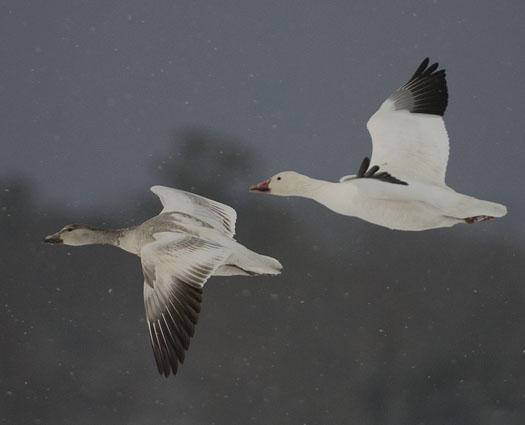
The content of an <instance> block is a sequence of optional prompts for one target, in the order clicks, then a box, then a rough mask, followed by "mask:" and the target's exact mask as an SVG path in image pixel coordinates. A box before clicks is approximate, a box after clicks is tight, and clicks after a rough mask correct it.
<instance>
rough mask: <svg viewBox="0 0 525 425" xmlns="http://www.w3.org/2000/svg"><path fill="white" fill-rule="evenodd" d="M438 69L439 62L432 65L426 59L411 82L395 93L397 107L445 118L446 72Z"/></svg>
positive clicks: (446, 99) (446, 97) (446, 101)
mask: <svg viewBox="0 0 525 425" xmlns="http://www.w3.org/2000/svg"><path fill="white" fill-rule="evenodd" d="M438 68H439V63H438V62H434V63H433V64H430V59H429V58H425V59H424V60H423V61H422V62H421V64H420V65H419V66H418V68H417V69H416V72H415V73H414V75H412V77H411V78H410V80H408V82H407V83H406V84H405V85H404V86H403V87H401V89H399V90H398V91H396V92H395V93H394V101H395V102H396V107H397V108H398V109H407V110H409V111H410V112H413V113H419V114H430V115H440V116H443V115H444V114H445V110H446V109H447V105H448V88H447V81H446V72H445V70H444V69H438Z"/></svg>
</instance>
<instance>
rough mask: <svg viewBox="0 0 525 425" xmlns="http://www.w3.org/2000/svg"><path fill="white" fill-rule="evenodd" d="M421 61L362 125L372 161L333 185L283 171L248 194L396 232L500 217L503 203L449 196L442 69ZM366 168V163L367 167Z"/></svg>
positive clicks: (445, 87)
mask: <svg viewBox="0 0 525 425" xmlns="http://www.w3.org/2000/svg"><path fill="white" fill-rule="evenodd" d="M428 64H429V61H428V59H425V60H424V61H423V63H422V64H421V65H420V66H419V68H418V69H417V70H416V72H415V73H414V75H413V76H412V78H411V79H410V80H409V81H408V83H406V84H405V85H404V86H402V87H401V88H399V89H398V90H396V91H395V92H394V93H393V94H392V95H391V96H390V97H389V98H388V99H387V100H385V101H384V102H383V104H382V105H381V107H380V108H379V109H378V111H377V112H376V113H375V114H374V115H373V116H372V117H371V118H370V120H369V121H368V123H367V127H368V130H369V132H370V135H371V137H372V142H373V154H372V159H371V160H369V159H368V158H365V159H364V160H363V162H362V164H361V167H360V170H359V172H358V173H357V175H350V176H344V177H342V178H341V179H340V181H339V183H333V182H326V181H322V180H315V179H312V178H309V177H307V176H303V175H301V174H298V173H295V172H291V171H287V172H283V173H279V174H276V175H275V176H273V177H271V178H270V179H268V180H265V181H263V182H261V183H259V184H258V185H254V186H252V187H251V190H252V191H260V192H267V193H270V194H274V195H280V196H301V197H305V198H310V199H313V200H315V201H317V202H319V203H321V204H323V205H325V206H326V207H327V208H330V209H331V210H333V211H335V212H337V213H339V214H343V215H348V216H353V217H358V218H361V219H363V220H366V221H368V222H371V223H374V224H378V225H380V226H384V227H388V228H390V229H397V230H427V229H433V228H438V227H450V226H453V225H454V224H457V223H465V222H466V223H476V222H478V221H484V220H487V219H492V218H495V217H502V216H504V215H505V214H506V213H507V209H506V207H505V206H504V205H501V204H497V203H494V202H488V201H482V200H479V199H476V198H473V197H470V196H467V195H462V194H460V193H457V192H456V191H454V190H453V189H451V188H450V187H448V186H447V185H446V183H445V174H446V169H447V163H448V156H449V141H448V135H447V131H446V128H445V123H444V121H443V114H444V112H445V109H446V107H447V103H448V91H447V85H446V80H445V71H444V70H438V71H436V69H437V67H438V65H437V64H433V65H431V66H428ZM371 165H372V166H371Z"/></svg>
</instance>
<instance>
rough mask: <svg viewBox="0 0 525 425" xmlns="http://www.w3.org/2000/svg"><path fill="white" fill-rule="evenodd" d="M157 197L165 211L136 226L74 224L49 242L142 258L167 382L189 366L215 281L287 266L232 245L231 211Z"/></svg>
mask: <svg viewBox="0 0 525 425" xmlns="http://www.w3.org/2000/svg"><path fill="white" fill-rule="evenodd" d="M151 191H152V192H153V193H155V194H156V195H157V196H158V197H159V198H160V201H161V203H162V206H163V210H162V211H161V212H160V214H159V215H157V216H155V217H153V218H151V219H149V220H147V221H145V222H144V223H142V224H140V225H138V226H136V227H131V228H126V229H119V230H103V229H96V228H93V227H89V226H84V225H78V224H71V225H68V226H65V227H64V228H63V229H62V230H60V231H59V232H57V233H55V234H53V235H50V236H47V237H46V238H45V240H44V241H45V242H47V243H52V244H64V245H73V246H77V245H92V244H107V245H114V246H117V247H119V248H121V249H123V250H124V251H127V252H130V253H132V254H135V255H137V256H138V257H140V260H141V263H142V271H143V273H144V306H145V309H146V319H147V323H148V329H149V335H150V340H151V346H152V348H153V354H154V355H155V360H156V363H157V368H158V370H159V373H160V374H164V375H165V376H166V377H167V376H169V374H170V372H171V373H173V374H175V373H176V372H177V368H178V365H179V364H182V363H183V361H184V355H185V351H186V350H187V349H188V347H189V343H190V338H191V337H192V336H193V333H194V327H195V325H196V324H197V318H198V315H199V311H200V304H201V299H202V289H203V286H204V284H205V283H206V281H207V280H208V279H209V278H210V276H234V275H243V276H253V275H262V274H268V275H276V274H279V273H280V272H281V270H282V266H281V264H280V263H279V261H277V260H276V259H274V258H271V257H267V256H264V255H260V254H257V253H255V252H253V251H251V250H249V249H248V248H246V247H244V246H243V245H241V244H240V243H238V242H237V241H236V240H235V239H234V235H235V221H236V218H237V213H236V212H235V210H234V209H233V208H231V207H229V206H227V205H224V204H221V203H219V202H216V201H212V200H210V199H206V198H204V197H202V196H199V195H195V194H193V193H189V192H184V191H182V190H177V189H172V188H169V187H163V186H153V187H152V188H151Z"/></svg>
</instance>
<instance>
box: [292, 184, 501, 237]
mask: <svg viewBox="0 0 525 425" xmlns="http://www.w3.org/2000/svg"><path fill="white" fill-rule="evenodd" d="M304 179H305V181H308V182H309V183H310V184H306V185H304V186H306V187H305V188H304V189H302V190H300V191H298V192H297V193H296V196H301V197H304V198H309V199H312V200H314V201H316V202H318V203H320V204H322V205H324V206H325V207H327V208H329V209H330V210H332V211H334V212H336V213H338V214H342V215H347V216H352V217H357V218H360V219H362V220H365V221H368V222H370V223H373V224H377V225H380V226H384V227H388V228H389V229H396V230H413V231H417V230H428V229H434V228H438V227H450V226H453V225H455V224H458V223H461V222H464V220H465V218H467V217H476V216H498V214H501V213H503V212H504V210H502V206H500V205H499V204H496V203H493V202H487V201H480V200H478V199H475V198H472V197H470V196H466V195H462V194H460V193H457V192H455V191H454V190H452V189H450V188H448V187H439V186H432V185H427V184H424V183H412V184H409V185H408V186H404V185H392V184H389V183H384V182H381V181H376V180H374V179H357V178H356V179H349V180H347V181H344V182H338V183H335V182H328V181H322V180H316V179H311V178H308V177H306V176H304ZM306 179H307V180H306ZM391 186H394V187H391Z"/></svg>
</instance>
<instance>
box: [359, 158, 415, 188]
mask: <svg viewBox="0 0 525 425" xmlns="http://www.w3.org/2000/svg"><path fill="white" fill-rule="evenodd" d="M369 165H370V159H369V158H368V157H365V159H363V161H362V162H361V166H360V167H359V171H358V172H357V176H356V178H357V179H376V180H380V181H383V182H386V183H393V184H402V185H404V186H408V183H407V182H404V181H403V180H399V179H397V178H395V177H394V176H392V175H391V174H389V173H387V172H386V171H382V172H380V173H378V171H379V166H378V165H374V166H373V167H371V168H370V169H368V166H369Z"/></svg>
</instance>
